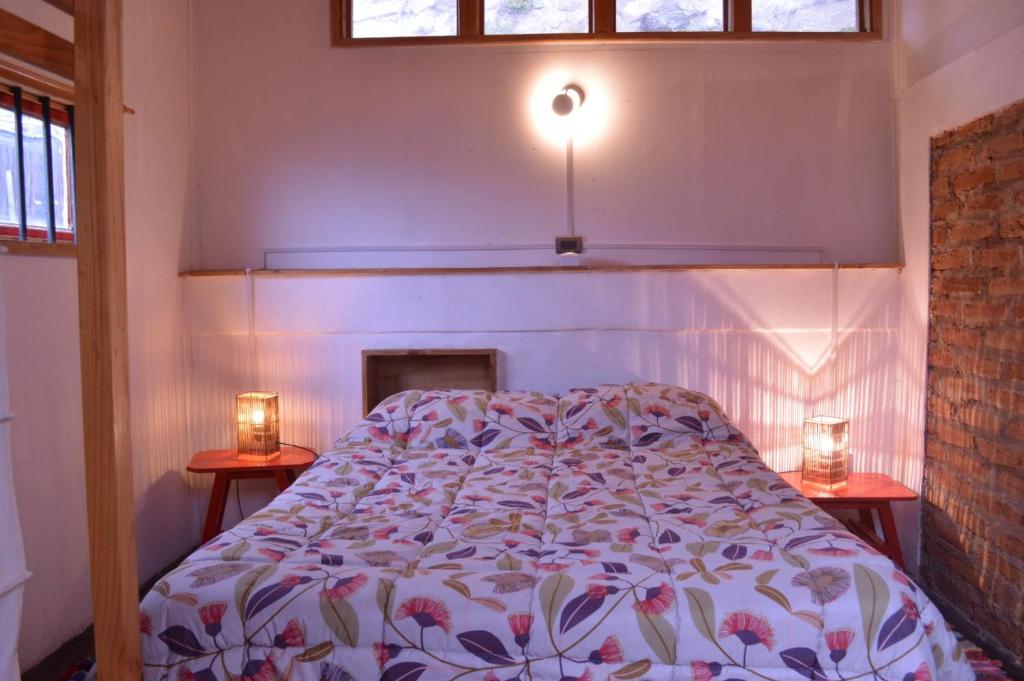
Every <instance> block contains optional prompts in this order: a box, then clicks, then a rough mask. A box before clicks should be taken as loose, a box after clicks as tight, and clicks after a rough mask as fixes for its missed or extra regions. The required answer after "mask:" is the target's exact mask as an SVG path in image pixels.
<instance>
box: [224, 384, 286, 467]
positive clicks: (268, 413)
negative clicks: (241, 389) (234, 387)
mask: <svg viewBox="0 0 1024 681" xmlns="http://www.w3.org/2000/svg"><path fill="white" fill-rule="evenodd" d="M235 427H236V432H237V434H238V458H239V459H243V460H246V461H268V460H270V459H273V458H274V457H276V456H279V455H280V454H281V443H280V439H281V438H280V430H279V422H278V409H277V393H271V392H245V393H239V394H238V395H235Z"/></svg>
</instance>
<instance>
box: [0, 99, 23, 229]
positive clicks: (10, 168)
mask: <svg viewBox="0 0 1024 681" xmlns="http://www.w3.org/2000/svg"><path fill="white" fill-rule="evenodd" d="M18 223H19V219H18V138H17V135H16V133H15V130H14V112H13V111H11V110H10V109H4V108H0V224H4V225H17V224H18Z"/></svg>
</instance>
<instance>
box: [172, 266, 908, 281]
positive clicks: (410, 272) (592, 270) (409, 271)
mask: <svg viewBox="0 0 1024 681" xmlns="http://www.w3.org/2000/svg"><path fill="white" fill-rule="evenodd" d="M833 267H835V265H832V264H822V265H818V264H809V265H801V264H776V265H741V264H726V265H580V266H577V267H564V266H559V265H551V266H546V265H538V266H521V267H417V268H401V267H381V268H348V269H273V270H249V271H250V272H251V273H252V274H253V275H254V276H260V277H377V276H430V275H435V276H438V275H488V274H601V273H616V272H691V271H694V272H696V271H705V270H750V271H758V270H789V271H796V270H813V271H820V270H831V269H833ZM838 267H839V269H840V270H891V269H896V270H898V269H902V268H903V264H902V263H898V262H877V263H875V262H869V263H840V264H839V266H838ZM245 274H246V270H242V269H226V270H188V271H185V272H181V273H179V276H181V277H188V278H199V277H237V276H245Z"/></svg>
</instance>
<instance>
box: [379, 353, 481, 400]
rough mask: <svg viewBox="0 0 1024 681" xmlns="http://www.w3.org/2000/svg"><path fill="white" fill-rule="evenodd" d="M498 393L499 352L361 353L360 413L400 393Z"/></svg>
mask: <svg viewBox="0 0 1024 681" xmlns="http://www.w3.org/2000/svg"><path fill="white" fill-rule="evenodd" d="M438 388H458V389H465V390H490V391H494V390H497V389H498V351H497V350H495V349H494V348H481V349H468V350H467V349H441V348H433V349H410V350H363V413H364V414H368V413H370V410H371V409H373V408H374V407H375V406H376V405H377V404H379V403H380V402H381V400H383V399H384V398H385V397H388V396H389V395H394V394H395V393H397V392H401V391H403V390H432V389H438Z"/></svg>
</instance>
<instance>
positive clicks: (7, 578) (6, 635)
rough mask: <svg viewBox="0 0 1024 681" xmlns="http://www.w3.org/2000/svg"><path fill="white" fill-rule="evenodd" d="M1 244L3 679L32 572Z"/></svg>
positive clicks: (12, 676) (13, 665)
mask: <svg viewBox="0 0 1024 681" xmlns="http://www.w3.org/2000/svg"><path fill="white" fill-rule="evenodd" d="M6 252H7V251H6V250H5V249H4V248H3V247H2V246H0V546H2V547H3V550H2V551H0V681H16V679H18V678H20V676H21V674H20V672H19V671H18V628H19V626H20V624H21V596H22V594H21V591H22V586H23V585H24V584H25V580H26V579H28V577H29V573H28V571H27V570H26V569H25V550H24V547H23V546H22V543H21V525H20V523H19V522H18V507H17V505H16V504H15V500H14V473H13V469H12V467H11V419H12V418H13V415H12V414H11V402H10V399H9V396H8V394H7V335H6V329H5V328H4V327H5V317H4V291H3V267H4V254H5V253H6Z"/></svg>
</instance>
